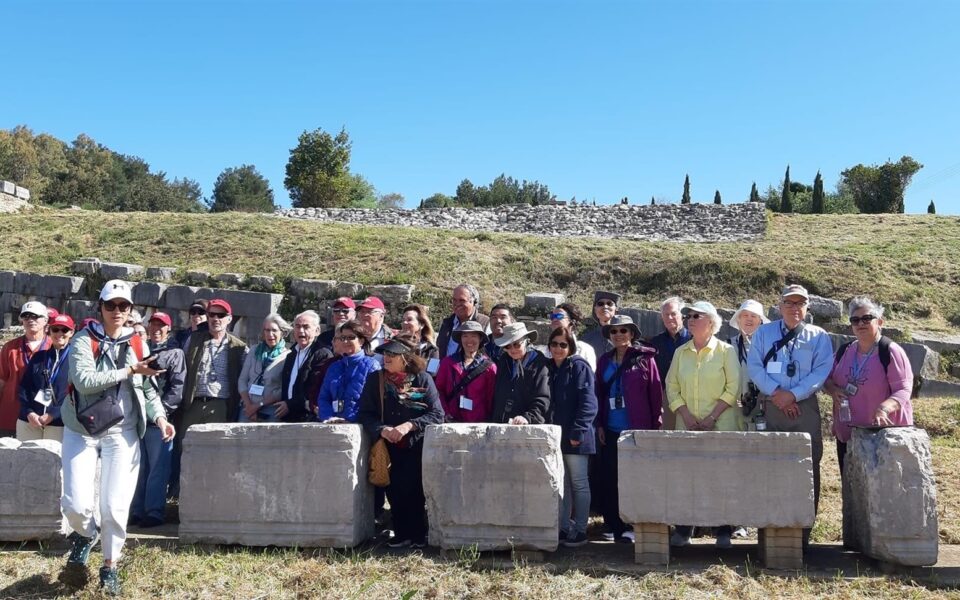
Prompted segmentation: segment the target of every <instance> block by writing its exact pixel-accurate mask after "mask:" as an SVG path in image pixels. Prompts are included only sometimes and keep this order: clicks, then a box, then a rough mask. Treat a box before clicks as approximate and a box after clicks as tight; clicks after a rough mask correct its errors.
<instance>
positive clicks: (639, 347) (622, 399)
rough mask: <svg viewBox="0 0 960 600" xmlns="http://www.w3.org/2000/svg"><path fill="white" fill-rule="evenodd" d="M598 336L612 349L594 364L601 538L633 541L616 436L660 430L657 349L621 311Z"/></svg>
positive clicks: (660, 409) (661, 393)
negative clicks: (624, 510) (624, 514)
mask: <svg viewBox="0 0 960 600" xmlns="http://www.w3.org/2000/svg"><path fill="white" fill-rule="evenodd" d="M603 334H604V336H606V338H607V339H609V340H610V341H611V342H612V344H613V350H610V351H609V352H607V353H606V354H604V355H603V356H601V357H600V360H599V361H598V364H597V374H596V377H597V381H596V393H597V404H598V408H599V410H598V412H597V440H598V441H599V442H600V448H599V456H600V469H599V471H598V474H599V476H600V483H599V484H598V486H597V487H598V488H599V489H600V491H601V497H602V507H601V512H602V513H603V520H604V523H605V524H606V527H607V533H606V534H605V537H606V538H608V539H613V540H616V541H618V542H633V532H632V531H630V527H629V526H628V525H627V524H626V523H624V522H623V520H622V519H621V518H620V499H619V492H618V487H619V480H618V474H617V438H618V437H620V433H621V432H622V431H626V430H627V429H660V424H661V423H662V418H663V417H662V411H663V386H662V384H661V383H660V373H659V371H657V363H656V362H655V361H654V355H655V354H656V351H655V350H654V349H653V348H651V347H650V346H647V345H645V344H643V343H642V342H641V341H640V336H641V333H640V328H639V327H637V325H636V324H635V323H634V322H633V319H631V318H630V317H628V316H626V315H616V316H614V317H613V318H612V319H610V322H609V323H607V324H606V325H604V327H603Z"/></svg>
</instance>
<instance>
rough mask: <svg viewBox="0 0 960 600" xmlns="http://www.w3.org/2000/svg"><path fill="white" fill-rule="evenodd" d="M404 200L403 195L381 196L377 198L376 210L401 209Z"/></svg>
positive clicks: (392, 193) (390, 194)
mask: <svg viewBox="0 0 960 600" xmlns="http://www.w3.org/2000/svg"><path fill="white" fill-rule="evenodd" d="M405 200H406V198H404V197H403V194H398V193H396V192H391V193H389V194H383V195H382V196H380V197H378V198H377V208H403V203H404V201H405Z"/></svg>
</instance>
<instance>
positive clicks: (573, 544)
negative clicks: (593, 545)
mask: <svg viewBox="0 0 960 600" xmlns="http://www.w3.org/2000/svg"><path fill="white" fill-rule="evenodd" d="M586 543H587V534H586V533H584V532H582V531H581V532H579V533H574V534H573V535H570V536H567V539H565V540H563V545H564V546H565V547H567V548H577V547H579V546H582V545H584V544H586Z"/></svg>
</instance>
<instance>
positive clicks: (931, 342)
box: [884, 328, 960, 353]
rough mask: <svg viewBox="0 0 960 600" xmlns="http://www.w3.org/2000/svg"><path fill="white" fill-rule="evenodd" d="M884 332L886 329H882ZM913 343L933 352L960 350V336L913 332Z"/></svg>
mask: <svg viewBox="0 0 960 600" xmlns="http://www.w3.org/2000/svg"><path fill="white" fill-rule="evenodd" d="M884 332H886V328H884ZM911 337H912V338H913V342H914V343H916V344H923V345H924V346H926V347H927V348H930V349H931V350H933V351H934V352H941V353H942V352H955V351H957V350H960V335H956V334H949V333H936V332H933V331H915V332H913V334H912V335H911Z"/></svg>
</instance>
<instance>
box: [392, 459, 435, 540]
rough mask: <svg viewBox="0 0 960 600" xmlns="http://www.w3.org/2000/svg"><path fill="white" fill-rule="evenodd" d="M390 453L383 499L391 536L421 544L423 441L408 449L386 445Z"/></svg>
mask: <svg viewBox="0 0 960 600" xmlns="http://www.w3.org/2000/svg"><path fill="white" fill-rule="evenodd" d="M387 447H388V448H389V451H390V485H388V486H387V500H389V501H390V513H391V516H392V518H393V533H394V535H396V536H397V539H400V540H411V541H413V542H423V541H425V540H426V537H427V509H426V499H425V498H424V497H423V442H419V443H417V444H414V445H413V447H411V448H398V447H397V446H396V445H394V444H387Z"/></svg>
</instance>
